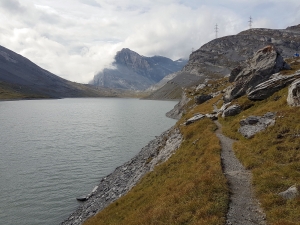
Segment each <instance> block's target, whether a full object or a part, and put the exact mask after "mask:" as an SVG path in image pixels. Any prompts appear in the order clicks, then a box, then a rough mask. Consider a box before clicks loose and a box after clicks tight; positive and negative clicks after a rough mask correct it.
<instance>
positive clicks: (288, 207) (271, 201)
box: [221, 88, 300, 225]
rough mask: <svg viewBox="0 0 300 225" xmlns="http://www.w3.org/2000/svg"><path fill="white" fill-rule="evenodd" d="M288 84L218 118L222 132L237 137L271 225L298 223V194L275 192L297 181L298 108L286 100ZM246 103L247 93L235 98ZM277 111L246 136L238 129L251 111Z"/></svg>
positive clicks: (238, 148)
mask: <svg viewBox="0 0 300 225" xmlns="http://www.w3.org/2000/svg"><path fill="white" fill-rule="evenodd" d="M286 97H287V88H285V89H283V90H281V91H279V92H277V93H275V94H274V95H273V96H271V97H269V98H268V99H266V100H263V101H259V102H252V103H251V104H252V107H250V108H249V109H247V110H245V111H243V112H242V113H241V114H240V115H238V116H235V117H231V118H226V119H225V120H221V122H222V124H223V132H224V133H225V134H226V135H228V136H230V137H232V138H234V139H236V140H238V141H237V142H236V143H235V144H234V150H235V153H236V155H237V157H238V158H239V159H240V160H241V162H242V163H243V164H244V166H246V168H247V169H250V170H251V171H252V173H253V185H254V188H255V192H256V195H257V197H258V198H259V200H260V202H261V204H262V208H263V210H264V211H265V213H266V215H267V222H268V224H271V225H279V224H280V225H284V224H293V225H295V224H300V197H297V198H296V199H294V200H284V199H282V198H281V197H280V196H279V195H278V193H279V192H282V191H285V190H286V189H287V188H289V187H290V186H292V185H294V184H297V185H300V116H299V115H300V108H291V107H289V106H288V105H287V103H286ZM236 102H238V103H239V104H242V105H243V104H249V100H247V99H246V97H242V98H240V99H238V100H236ZM267 112H276V113H277V118H276V123H275V125H274V126H272V127H269V128H267V129H266V130H265V131H263V132H260V133H257V134H256V135H255V136H254V138H252V139H245V138H244V137H242V135H240V134H239V133H238V132H237V130H238V128H239V121H240V120H241V119H243V118H246V117H248V116H250V115H263V114H265V113H267Z"/></svg>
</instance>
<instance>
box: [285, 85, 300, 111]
mask: <svg viewBox="0 0 300 225" xmlns="http://www.w3.org/2000/svg"><path fill="white" fill-rule="evenodd" d="M287 103H288V104H289V105H290V106H300V79H297V80H295V81H294V82H293V83H292V84H291V85H290V86H289V91H288V97H287Z"/></svg>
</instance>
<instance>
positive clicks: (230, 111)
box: [222, 105, 241, 117]
mask: <svg viewBox="0 0 300 225" xmlns="http://www.w3.org/2000/svg"><path fill="white" fill-rule="evenodd" d="M240 112H241V106H240V105H231V106H229V107H228V108H226V109H225V110H224V112H223V114H222V117H228V116H235V115H237V114H239V113H240Z"/></svg>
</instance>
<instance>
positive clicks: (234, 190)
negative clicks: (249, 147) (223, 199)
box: [215, 121, 266, 225]
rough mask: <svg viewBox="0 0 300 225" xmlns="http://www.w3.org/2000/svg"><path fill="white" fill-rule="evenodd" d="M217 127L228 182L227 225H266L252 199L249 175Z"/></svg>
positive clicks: (230, 143) (226, 138) (219, 125)
mask: <svg viewBox="0 0 300 225" xmlns="http://www.w3.org/2000/svg"><path fill="white" fill-rule="evenodd" d="M215 123H216V125H217V126H218V128H219V129H218V130H217V131H216V135H217V136H218V138H219V139H220V142H221V146H222V152H221V159H222V166H223V171H224V174H225V176H226V178H227V180H228V185H229V190H230V203H229V209H228V212H227V220H226V224H227V225H229V224H230V225H254V224H259V225H260V224H261V225H263V224H266V222H265V215H264V214H263V212H262V210H261V209H260V207H259V203H258V201H257V200H256V199H255V198H254V196H253V192H252V187H251V173H250V172H249V171H247V170H246V169H245V168H244V167H243V165H242V164H241V163H240V162H239V160H238V159H237V158H236V157H235V155H234V152H233V150H232V144H233V142H234V141H233V140H232V139H230V138H228V137H225V136H224V135H223V134H222V131H221V128H222V125H221V124H220V123H219V122H218V121H215Z"/></svg>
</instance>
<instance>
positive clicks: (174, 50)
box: [0, 0, 300, 83]
mask: <svg viewBox="0 0 300 225" xmlns="http://www.w3.org/2000/svg"><path fill="white" fill-rule="evenodd" d="M286 4H288V5H289V9H290V10H282V9H283V8H284V7H285V6H286ZM0 6H1V7H0V19H1V20H2V21H5V23H1V24H0V31H1V32H0V43H1V45H3V46H4V47H7V48H10V49H11V50H13V51H16V52H17V53H19V54H22V55H23V56H25V57H28V58H29V59H30V60H32V61H33V62H35V63H36V64H38V65H39V66H41V67H43V68H45V69H47V70H49V71H51V72H53V73H55V74H57V75H59V76H61V77H63V78H66V79H69V80H72V81H78V82H85V83H86V82H88V81H90V80H91V79H92V78H93V76H94V74H95V73H97V72H98V71H100V70H102V69H103V68H104V67H106V66H108V65H109V64H110V63H111V62H112V61H113V59H114V55H115V53H116V52H117V51H119V50H120V49H121V48H123V47H126V48H130V49H132V50H134V51H136V52H138V53H139V54H142V55H145V56H153V55H163V56H167V57H170V58H172V59H178V58H182V57H184V58H187V57H188V56H189V54H190V53H191V51H192V48H194V49H198V48H199V47H200V46H201V45H203V44H205V43H206V42H208V41H210V40H212V39H214V38H215V31H214V27H215V25H216V24H218V27H219V36H225V35H232V34H236V33H238V32H240V31H242V30H244V29H248V27H249V26H248V20H249V17H250V16H252V17H253V27H268V28H285V27H287V26H291V25H296V24H297V23H299V21H300V16H299V15H300V14H299V11H300V9H299V3H298V0H287V1H285V2H282V1H279V0H268V1H265V2H264V3H262V1H258V0H252V1H246V0H224V1H222V3H220V1H219V0H218V1H217V0H211V1H209V2H208V1H199V0H189V1H183V0H130V1H129V0H122V1H121V0H77V1H74V0H65V1H58V0H53V1H48V0H22V1H17V0H1V1H0ZM278 15H280V16H278Z"/></svg>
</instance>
